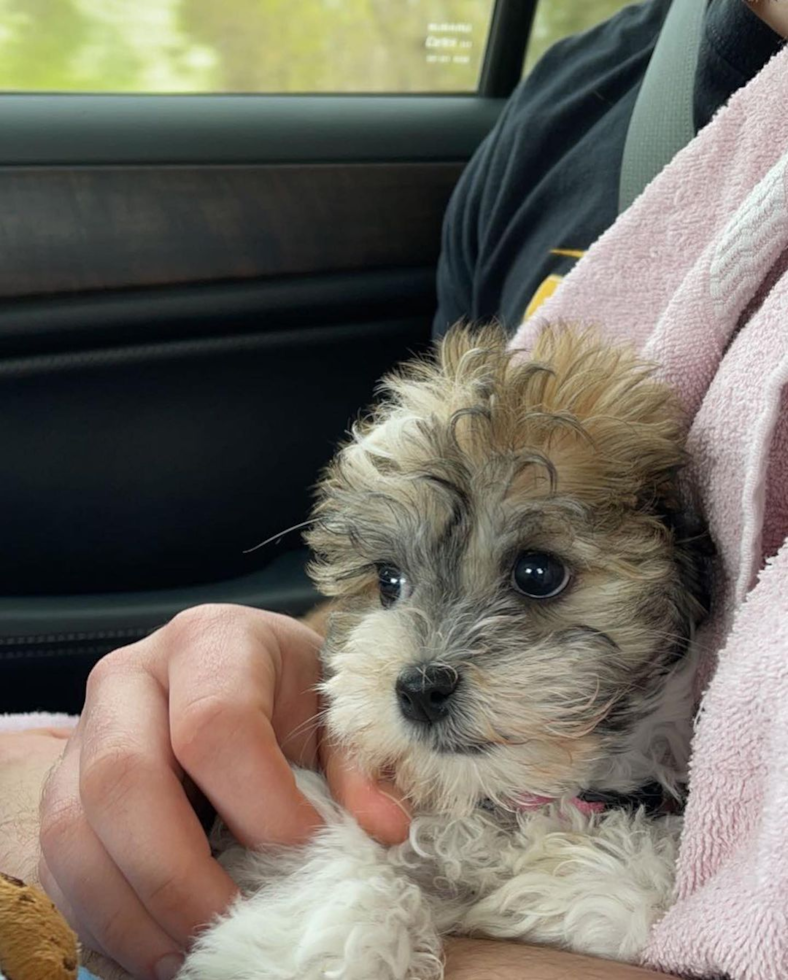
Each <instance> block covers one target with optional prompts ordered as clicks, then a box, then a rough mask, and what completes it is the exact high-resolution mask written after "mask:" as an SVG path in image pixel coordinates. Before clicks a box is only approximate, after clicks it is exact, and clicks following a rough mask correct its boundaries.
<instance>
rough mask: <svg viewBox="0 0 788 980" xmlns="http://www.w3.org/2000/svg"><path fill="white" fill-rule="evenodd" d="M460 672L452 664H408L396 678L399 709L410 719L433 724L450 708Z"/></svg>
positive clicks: (424, 723)
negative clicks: (409, 665) (421, 665)
mask: <svg viewBox="0 0 788 980" xmlns="http://www.w3.org/2000/svg"><path fill="white" fill-rule="evenodd" d="M459 682H460V675H459V674H458V673H457V671H456V670H455V669H454V668H453V667H446V666H444V665H443V664H425V665H424V666H423V667H409V668H408V669H407V670H404V671H403V672H402V673H401V674H400V675H399V677H398V678H397V684H396V691H397V700H398V701H399V710H400V711H401V712H402V714H403V715H404V716H405V717H406V718H407V719H408V721H418V722H421V724H423V725H434V724H435V722H437V721H440V720H441V718H443V717H444V716H445V715H446V714H447V713H448V710H449V701H450V700H451V696H452V694H453V693H454V692H455V691H456V690H457V685H458V684H459Z"/></svg>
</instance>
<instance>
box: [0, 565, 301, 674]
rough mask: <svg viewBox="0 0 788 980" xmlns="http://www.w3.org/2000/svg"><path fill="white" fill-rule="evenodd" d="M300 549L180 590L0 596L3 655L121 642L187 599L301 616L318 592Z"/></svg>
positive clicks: (162, 620) (169, 615)
mask: <svg viewBox="0 0 788 980" xmlns="http://www.w3.org/2000/svg"><path fill="white" fill-rule="evenodd" d="M307 557H308V553H307V552H306V550H304V549H298V550H295V551H288V552H285V554H283V555H281V556H279V557H278V558H276V559H274V561H272V562H271V563H270V564H269V565H267V566H266V567H265V568H263V569H262V570H261V571H257V572H253V573H252V574H251V575H244V576H242V577H240V578H235V579H230V580H227V581H224V582H213V583H210V584H208V585H195V586H192V587H190V588H182V589H160V590H156V591H150V592H119V593H105V594H103V595H79V596H13V597H8V598H6V597H2V598H0V662H2V661H4V660H11V659H17V658H20V657H21V658H25V657H27V656H32V655H34V652H35V651H38V653H39V656H41V655H43V651H45V650H49V651H50V652H54V653H58V652H59V653H65V652H68V650H69V648H72V649H73V650H74V651H75V652H86V651H85V650H84V648H85V647H86V646H95V645H97V644H98V645H106V646H108V647H109V648H112V647H118V646H123V645H124V644H125V643H129V642H131V640H134V639H136V638H137V637H138V636H141V635H144V634H145V633H146V632H148V631H150V630H152V629H155V628H156V627H157V626H161V625H162V624H163V623H166V622H167V621H168V620H170V619H172V617H173V616H174V615H175V614H176V613H178V612H180V611H181V610H182V609H188V608H190V607H191V606H197V605H200V604H202V603H212V602H233V603H240V604H242V605H245V606H256V607H258V608H265V609H270V610H272V611H273V612H286V613H289V614H291V615H300V614H302V613H304V612H307V611H308V610H309V609H310V608H311V607H312V606H314V605H315V604H316V603H317V602H318V600H319V598H320V597H319V596H318V594H317V592H315V590H314V588H313V586H312V584H311V583H310V581H309V579H308V578H307V575H306V571H305V564H306V560H307Z"/></svg>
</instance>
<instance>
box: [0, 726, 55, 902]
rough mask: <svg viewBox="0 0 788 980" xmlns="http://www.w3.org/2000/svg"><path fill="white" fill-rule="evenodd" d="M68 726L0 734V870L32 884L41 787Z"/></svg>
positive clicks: (35, 866) (33, 880)
mask: <svg viewBox="0 0 788 980" xmlns="http://www.w3.org/2000/svg"><path fill="white" fill-rule="evenodd" d="M70 734H71V729H69V728H35V729H32V728H31V729H26V730H24V731H18V732H15V731H11V732H2V733H0V871H2V872H4V873H5V874H8V875H11V876H12V877H14V878H21V879H22V880H24V881H26V882H30V883H35V880H36V873H37V871H36V869H37V865H38V801H39V798H40V796H41V786H42V784H43V782H44V780H45V778H46V776H47V773H48V772H49V771H50V770H51V768H52V766H53V765H54V764H55V763H56V762H57V760H58V759H59V758H60V756H61V755H62V754H63V749H64V748H65V745H66V739H67V738H68V736H69V735H70Z"/></svg>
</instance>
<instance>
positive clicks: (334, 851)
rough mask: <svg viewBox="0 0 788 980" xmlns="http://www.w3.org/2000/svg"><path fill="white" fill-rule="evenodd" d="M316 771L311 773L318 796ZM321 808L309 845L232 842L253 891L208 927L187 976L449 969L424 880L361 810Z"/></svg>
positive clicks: (233, 978) (254, 977) (253, 979)
mask: <svg viewBox="0 0 788 980" xmlns="http://www.w3.org/2000/svg"><path fill="white" fill-rule="evenodd" d="M315 778H316V777H314V775H313V774H310V777H309V778H308V779H305V780H304V782H306V783H307V784H309V785H308V792H309V795H310V797H312V799H313V800H314V794H315V785H316V784H315ZM304 782H302V779H299V783H300V785H301V788H302V789H305V788H306V787H305V785H304ZM324 799H325V798H324ZM324 799H323V800H321V801H320V802H324ZM321 809H323V812H324V815H328V819H329V823H328V825H327V826H326V828H325V829H324V830H322V831H320V832H319V833H318V834H317V836H316V837H315V839H314V840H313V841H312V842H311V843H310V844H308V845H306V846H305V847H303V848H278V849H271V850H266V851H262V852H259V853H253V852H249V851H244V850H243V849H242V848H240V847H237V846H236V847H234V848H232V849H231V850H230V851H228V852H227V854H226V855H225V856H224V858H223V863H224V864H225V865H226V866H227V867H228V870H229V871H230V873H231V874H232V875H233V877H234V878H235V879H236V880H237V881H239V883H240V884H241V886H242V889H243V891H244V894H245V897H243V898H241V899H239V900H238V901H237V902H236V903H235V904H234V905H233V906H232V908H231V909H230V910H229V911H228V913H227V914H226V915H225V916H224V917H223V918H221V919H220V920H218V921H217V922H216V923H215V924H214V925H213V926H212V927H210V928H209V929H208V930H207V931H206V932H205V933H203V935H202V936H201V937H200V939H199V940H198V941H197V943H196V945H195V947H194V949H193V951H192V952H191V953H190V955H189V957H188V959H187V961H186V964H185V966H184V968H183V970H182V972H181V973H180V974H179V978H178V980H326V978H331V980H437V978H439V977H440V976H441V974H442V958H441V942H440V938H439V936H438V934H437V932H436V929H435V926H434V924H433V920H432V915H431V912H430V908H429V905H428V902H427V900H426V899H425V896H424V895H423V893H422V891H421V889H420V888H419V886H418V885H417V884H415V883H414V882H413V881H411V880H409V879H408V877H407V876H406V875H404V874H403V873H402V872H401V871H398V870H397V869H395V868H394V867H392V866H391V864H390V863H389V862H388V860H387V851H386V849H385V848H383V847H381V846H380V845H379V844H377V843H376V842H375V841H373V840H371V839H370V838H369V837H368V836H367V835H366V834H365V833H364V832H363V831H362V830H361V829H360V828H359V827H358V825H357V824H356V823H355V821H354V820H353V819H352V818H351V817H349V816H348V815H347V814H344V813H341V812H339V811H338V810H337V809H336V808H335V807H331V808H330V809H326V807H325V805H324V806H323V807H321Z"/></svg>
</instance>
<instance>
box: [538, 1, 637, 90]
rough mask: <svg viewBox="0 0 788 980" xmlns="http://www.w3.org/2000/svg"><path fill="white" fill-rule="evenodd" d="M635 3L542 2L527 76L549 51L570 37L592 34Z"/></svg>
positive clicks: (539, 6) (539, 7)
mask: <svg viewBox="0 0 788 980" xmlns="http://www.w3.org/2000/svg"><path fill="white" fill-rule="evenodd" d="M631 2H632V0H541V3H540V4H539V5H538V7H537V8H536V17H535V19H534V25H533V29H532V31H531V37H530V38H529V41H528V50H527V52H526V55H525V73H526V74H527V73H528V72H529V71H530V70H531V68H533V66H534V65H535V64H536V62H537V61H538V60H539V59H540V58H541V57H542V55H543V54H544V53H545V51H546V50H547V49H548V48H549V47H550V46H551V45H552V44H554V43H555V42H556V41H558V40H560V39H561V38H562V37H566V36H567V35H568V34H577V33H579V32H580V31H585V30H588V28H589V27H593V26H594V24H598V23H599V22H600V21H603V20H607V19H608V17H612V16H613V14H615V13H616V12H617V11H618V10H620V9H621V8H622V7H626V5H627V4H628V3H631Z"/></svg>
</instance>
